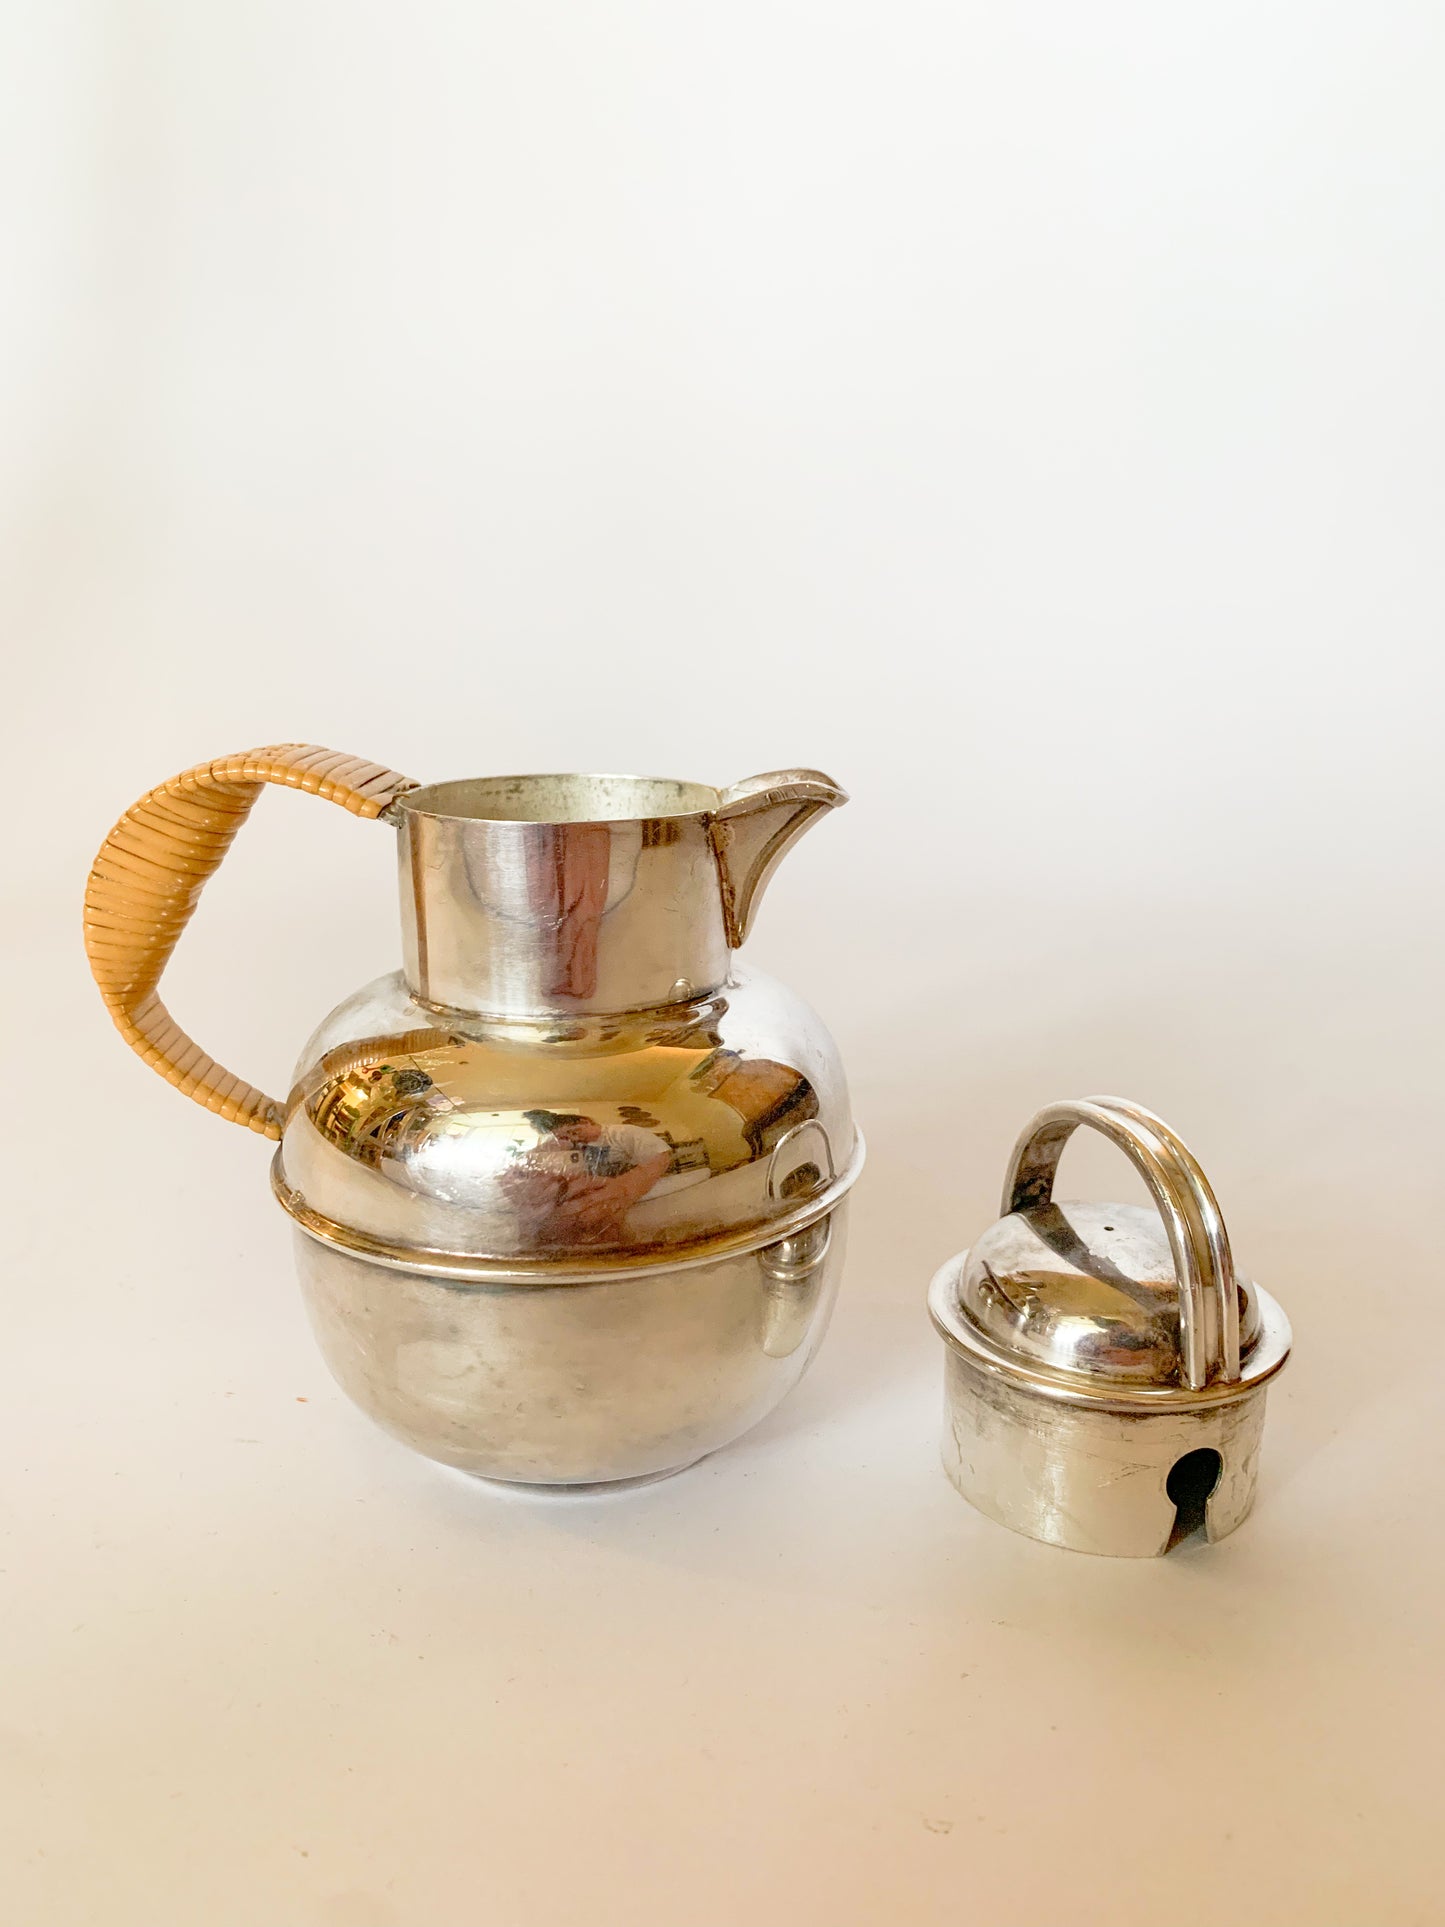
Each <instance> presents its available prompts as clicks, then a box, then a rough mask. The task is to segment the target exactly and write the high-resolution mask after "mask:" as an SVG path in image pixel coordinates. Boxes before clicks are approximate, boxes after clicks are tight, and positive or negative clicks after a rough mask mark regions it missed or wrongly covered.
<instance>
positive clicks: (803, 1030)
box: [276, 977, 861, 1280]
mask: <svg viewBox="0 0 1445 1927" xmlns="http://www.w3.org/2000/svg"><path fill="white" fill-rule="evenodd" d="M860 1158H861V1152H860V1150H859V1148H858V1146H857V1143H856V1138H855V1133H854V1130H853V1124H852V1119H851V1115H850V1112H849V1108H848V1094H847V1088H846V1085H845V1083H844V1080H843V1075H842V1071H841V1067H840V1065H839V1063H838V1058H837V1053H836V1050H835V1048H834V1046H833V1043H832V1040H831V1038H829V1036H828V1034H827V1032H826V1031H825V1030H824V1029H823V1028H822V1026H821V1024H820V1023H819V1021H818V1019H817V1017H816V1016H815V1015H814V1014H813V1013H812V1012H811V1011H810V1010H809V1009H808V1008H807V1006H806V1005H804V1004H803V1003H801V1001H800V1000H799V999H797V998H795V997H793V996H792V995H791V994H790V993H789V992H787V991H785V990H784V989H783V988H782V987H781V986H780V985H778V984H775V983H773V982H771V981H770V980H768V979H765V978H741V980H740V981H739V982H738V983H737V984H735V985H731V986H729V987H728V988H727V990H726V991H724V992H721V993H719V994H718V995H717V996H715V997H712V998H709V999H707V1000H706V1001H704V1002H700V1003H695V1004H690V1005H679V1006H673V1007H671V1008H669V1009H666V1010H659V1011H654V1012H644V1013H640V1014H635V1015H630V1016H624V1017H617V1018H601V1019H588V1020H568V1021H561V1020H546V1021H543V1022H512V1023H505V1022H498V1021H495V1020H492V1021H489V1020H485V1019H476V1020H472V1019H466V1018H457V1017H452V1016H448V1017H446V1018H442V1017H439V1016H437V1015H436V1014H435V1013H433V1012H430V1011H428V1010H426V1009H425V1008H423V1007H422V1006H420V1005H418V1004H416V1003H414V1002H413V1001H412V1000H411V998H410V996H409V995H408V993H407V991H406V988H405V986H404V984H403V983H402V982H401V980H400V978H399V977H394V978H386V979H383V980H381V982H380V983H378V984H375V985H370V986H368V987H367V989H366V990H364V991H362V992H360V993H358V995H357V996H356V997H355V998H353V999H351V1000H350V1002H349V1003H348V1004H345V1005H343V1006H342V1007H341V1008H340V1010H338V1011H337V1012H335V1013H334V1014H333V1016H332V1017H331V1018H330V1019H328V1021H327V1023H326V1025H324V1026H323V1028H322V1030H321V1031H319V1032H318V1033H317V1035H316V1037H315V1038H313V1039H312V1041H311V1044H310V1045H308V1047H307V1050H306V1052H305V1053H304V1056H303V1062H302V1066H301V1068H300V1069H299V1071H298V1074H297V1080H296V1085H295V1088H294V1089H293V1091H292V1094H291V1097H290V1100H289V1102H288V1105H287V1118H286V1125H285V1129H284V1132H283V1135H282V1144H281V1150H280V1152H279V1154H278V1157H277V1164H276V1188H277V1192H278V1195H279V1196H280V1198H281V1201H282V1203H283V1204H285V1205H286V1207H287V1209H288V1210H289V1211H290V1212H291V1213H292V1215H293V1216H294V1217H296V1218H297V1219H298V1220H299V1221H300V1222H301V1223H302V1225H303V1226H304V1227H305V1228H306V1229H307V1230H309V1231H311V1232H312V1233H313V1234H314V1235H316V1236H318V1237H322V1238H324V1239H326V1240H327V1241H329V1242H333V1243H337V1244H341V1245H343V1246H346V1247H347V1248H350V1249H355V1250H360V1251H364V1252H365V1253H366V1254H367V1255H368V1256H371V1257H375V1258H380V1259H381V1260H383V1261H387V1260H390V1261H391V1262H395V1263H399V1264H406V1265H408V1266H412V1267H414V1268H415V1267H420V1268H423V1269H426V1268H431V1269H437V1270H443V1271H454V1270H457V1269H458V1268H462V1269H465V1270H466V1271H468V1272H469V1273H474V1274H477V1275H487V1274H488V1273H489V1272H491V1271H495V1272H497V1273H499V1274H500V1275H504V1276H507V1277H515V1276H517V1275H518V1274H519V1273H521V1274H527V1275H530V1274H531V1273H532V1272H534V1271H535V1272H537V1273H539V1274H542V1275H545V1276H546V1277H547V1278H548V1279H549V1280H553V1279H557V1278H560V1277H586V1276H595V1275H596V1274H597V1273H598V1272H599V1271H602V1270H605V1271H608V1272H615V1271H616V1270H618V1269H630V1268H640V1267H646V1266H648V1265H651V1264H654V1263H674V1264H675V1263H678V1262H687V1261H702V1260H704V1259H706V1258H710V1257H713V1256H716V1255H720V1254H721V1252H722V1251H724V1250H728V1249H734V1248H737V1247H740V1246H746V1245H749V1244H756V1243H763V1242H768V1241H771V1240H772V1239H774V1238H778V1237H783V1236H786V1235H788V1234H789V1233H791V1232H792V1231H794V1230H797V1229H800V1228H802V1227H803V1226H804V1225H806V1224H808V1223H810V1222H812V1221H813V1220H814V1219H815V1218H817V1217H819V1216H821V1215H822V1214H823V1213H824V1212H826V1211H827V1210H829V1209H831V1207H832V1205H833V1204H834V1203H836V1202H837V1199H838V1198H839V1197H840V1196H841V1195H842V1193H843V1191H845V1190H846V1189H847V1187H848V1186H849V1185H850V1184H851V1183H852V1181H853V1178H854V1177H855V1176H856V1174H857V1168H858V1164H859V1162H860Z"/></svg>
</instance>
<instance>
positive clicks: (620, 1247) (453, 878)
mask: <svg viewBox="0 0 1445 1927" xmlns="http://www.w3.org/2000/svg"><path fill="white" fill-rule="evenodd" d="M267 783H277V784H281V785H284V786H286V787H289V788H292V789H300V790H305V791H307V792H308V793H310V794H312V795H319V796H321V797H323V798H325V799H326V800H328V801H331V802H335V803H340V804H341V805H342V806H343V807H344V808H346V809H348V810H350V811H351V812H352V813H353V814H355V815H357V816H360V817H366V818H379V819H381V820H383V821H385V822H387V823H388V824H390V825H392V826H393V827H394V828H395V830H396V831H397V838H398V845H399V855H400V871H401V910H402V932H403V946H402V948H403V958H404V968H403V969H402V970H400V971H397V972H395V973H394V974H392V975H391V976H387V977H382V978H379V979H378V980H377V981H376V982H375V983H371V984H367V985H366V986H364V987H363V988H362V989H360V990H358V991H356V992H355V993H354V994H353V995H352V996H350V997H348V998H347V999H346V1000H345V1002H343V1003H342V1004H340V1005H338V1006H337V1008H336V1009H335V1010H333V1011H332V1013H331V1015H330V1016H329V1017H327V1018H326V1019H325V1020H324V1021H323V1023H322V1024H321V1025H320V1027H319V1028H318V1029H317V1030H316V1031H315V1033H314V1034H313V1036H312V1037H311V1039H310V1041H309V1042H308V1043H307V1045H306V1047H305V1049H304V1050H303V1051H302V1053H301V1057H300V1060H299V1062H298V1065H297V1068H296V1073H295V1079H294V1082H293V1085H292V1088H291V1091H290V1094H289V1095H288V1096H287V1097H286V1099H285V1100H284V1101H280V1100H278V1099H275V1098H271V1097H268V1096H267V1095H266V1094H265V1093H264V1092H262V1091H259V1090H256V1089H254V1088H253V1087H252V1086H250V1085H248V1084H246V1083H244V1082H242V1081H241V1080H240V1079H238V1078H236V1077H234V1076H232V1075H231V1074H229V1073H228V1072H226V1071H224V1070H223V1069H222V1068H221V1067H220V1066H219V1065H218V1064H216V1063H215V1062H214V1061H213V1060H212V1059H210V1058H209V1057H207V1056H206V1055H205V1053H204V1052H203V1051H202V1050H201V1049H200V1047H199V1046H198V1045H196V1044H194V1043H192V1042H191V1040H190V1039H189V1038H188V1037H187V1036H186V1035H185V1034H184V1032H182V1031H181V1030H180V1029H179V1028H178V1026H177V1025H176V1024H175V1023H174V1022H173V1020H172V1019H171V1017H170V1015H169V1013H168V1012H167V1011H166V1009H165V1006H164V1005H163V1004H162V1003H161V1002H160V999H159V996H158V995H157V986H158V984H159V981H160V977H161V973H162V971H163V970H164V968H165V965H166V962H167V960H168V959H169V957H170V955H171V952H172V951H173V949H174V948H175V945H176V943H177V941H178V940H179V937H180V935H181V932H182V931H183V930H184V928H185V925H186V922H187V920H188V919H189V917H190V915H191V912H192V911H193V909H194V907H195V904H196V902H197V900H198V898H199V896H200V893H201V890H202V888H203V887H204V884H205V882H206V880H207V878H208V877H209V876H210V875H211V874H212V873H213V872H214V870H215V869H216V867H217V865H218V864H219V863H220V861H221V858H222V857H223V856H224V855H225V852H226V850H227V848H228V847H229V845H230V842H231V839H232V837H234V835H235V834H236V831H237V830H238V829H239V828H240V826H241V824H242V823H243V822H244V821H245V818H246V816H247V814H248V813H249V811H250V809H251V807H252V805H253V803H254V802H255V800H256V798H257V797H258V796H259V795H260V793H261V790H262V788H263V787H264V786H265V785H266V784H267ZM844 801H846V797H845V795H844V792H843V791H842V790H840V789H839V788H838V786H837V784H835V783H833V782H832V781H831V780H830V779H829V778H828V777H826V776H822V775H820V774H819V773H818V772H817V771H815V770H787V771H781V772H777V773H775V774H772V775H767V776H758V777H753V778H751V779H750V780H749V781H747V782H744V783H739V784H736V785H734V787H733V788H732V789H729V790H722V791H719V790H715V789H711V788H708V787H707V786H706V785H704V784H699V783H681V782H672V781H662V780H654V779H651V778H644V777H633V776H517V777H487V778H481V779H479V780H475V781H465V782H455V783H439V784H435V785H433V786H431V787H429V788H419V787H418V786H416V785H415V784H413V783H411V782H410V781H408V780H407V779H406V778H404V777H401V776H398V775H397V774H396V773H395V771H392V770H387V769H383V768H381V767H380V766H379V765H376V764H372V763H364V762H361V761H359V760H358V759H356V758H353V757H346V756H341V755H338V754H336V753H335V752H332V751H329V750H323V749H317V748H314V747H311V746H307V745H295V744H288V745H282V746H280V747H276V748H270V749H263V750H255V751H251V752H248V753H246V754H244V755H240V756H234V757H228V758H224V759H222V760H220V761H217V762H213V763H206V764H202V765H199V766H198V767H197V768H195V769H192V770H189V771H187V772H185V773H184V774H183V775H181V776H178V777H175V778H173V779H172V780H171V781H170V782H168V783H165V784H163V785H161V787H160V788H158V789H155V790H152V791H150V792H149V793H148V794H147V795H146V796H144V797H142V798H141V800H140V801H139V802H138V803H136V804H135V805H134V806H133V807H132V808H131V809H130V810H128V811H127V812H126V814H125V816H123V817H122V818H121V820H120V822H119V823H117V824H116V826H115V828H114V829H113V830H112V831H111V833H110V835H109V837H108V838H107V839H106V841H105V844H104V845H103V847H102V849H101V851H100V854H99V856H98V857H97V858H96V862H95V866H94V868H93V870H92V872H91V876H90V882H89V887H88V889H87V893H86V924H85V928H86V948H87V952H88V955H89V958H90V963H91V968H92V970H93V972H94V975H95V977H96V981H97V983H98V984H99V986H100V989H101V992H102V995H103V996H104V998H105V1001H106V1004H107V1006H108V1007H109V1009H110V1012H111V1015H112V1016H113V1018H114V1020H115V1022H116V1025H117V1027H118V1028H119V1029H120V1031H121V1032H122V1034H123V1035H124V1036H125V1037H126V1039H127V1041H128V1042H129V1043H130V1044H131V1045H132V1047H133V1048H134V1049H135V1050H136V1051H138V1052H139V1054H140V1055H141V1056H142V1057H144V1058H145V1059H146V1061H147V1062H148V1063H150V1064H152V1065H153V1066H154V1067H155V1068H156V1069H157V1070H159V1071H160V1072H161V1073H162V1075H164V1076H165V1077H167V1078H168V1079H169V1080H170V1081H171V1082H172V1083H174V1084H175V1085H176V1086H177V1087H178V1088H179V1089H180V1090H181V1091H183V1092H184V1093H185V1094H186V1095H188V1096H190V1097H193V1098H194V1099H195V1100H196V1101H197V1102H198V1103H201V1104H204V1105H205V1106H206V1107H207V1108H208V1109H210V1110H213V1111H216V1112H218V1113H219V1114H220V1115H221V1116H223V1117H225V1118H228V1119H230V1120H232V1121H233V1122H236V1123H240V1124H244V1125H246V1126H247V1127H248V1128H250V1129H251V1130H254V1131H257V1132H259V1133H260V1134H262V1135H264V1136H267V1137H271V1138H275V1139H278V1140H279V1145H278V1148H277V1151H276V1156H275V1161H274V1164H273V1167H272V1183H273V1187H274V1190H275V1194H276V1196H277V1198H278V1199H279V1201H280V1203H281V1205H282V1207H283V1209H284V1210H285V1211H286V1212H287V1213H288V1214H289V1215H290V1217H291V1219H292V1222H293V1224H294V1226H295V1242H296V1256H297V1264H298V1268H299V1271H300V1274H301V1281H302V1288H303V1290H304V1292H305V1295H306V1302H307V1305H308V1307H309V1310H310V1314H311V1319H312V1322H313V1324H314V1327H315V1330H316V1334H317V1338H318V1340H319V1342H320V1345H321V1349H322V1351H323V1353H324V1354H325V1357H326V1361H327V1363H328V1365H329V1366H330V1368H331V1370H332V1371H333V1373H334V1374H335V1376H336V1378H337V1379H338V1380H339V1382H340V1383H341V1385H342V1386H343V1388H344V1389H345V1390H346V1391H347V1392H348V1393H349V1394H350V1396H351V1397H352V1398H353V1399H354V1400H355V1401H356V1403H357V1404H358V1405H360V1406H361V1407H362V1409H363V1410H364V1411H366V1412H368V1413H369V1414H370V1415H371V1416H372V1417H373V1418H374V1419H376V1420H377V1421H378V1422H379V1423H380V1424H381V1425H383V1426H385V1427H386V1429H387V1430H388V1431H390V1432H393V1433H395V1434H396V1435H397V1436H398V1437H399V1438H402V1439H404V1440H405V1441H406V1442H407V1443H408V1444H409V1445H412V1446H414V1447H415V1448H416V1449H417V1450H418V1451H419V1452H422V1453H425V1454H426V1455H427V1456H428V1457H430V1458H433V1459H438V1460H440V1461H442V1462H443V1463H445V1464H448V1465H454V1466H458V1467H460V1468H462V1469H463V1470H465V1471H467V1472H472V1473H476V1474H478V1475H480V1476H483V1477H486V1478H492V1479H504V1480H513V1481H520V1482H523V1483H527V1484H563V1485H578V1484H591V1483H594V1482H601V1481H616V1480H625V1479H638V1478H648V1477H655V1476H660V1475H662V1474H664V1473H668V1472H674V1471H677V1470H680V1469H681V1468H682V1467H683V1466H685V1465H688V1464H690V1463H691V1462H692V1461H693V1460H695V1459H698V1458H700V1457H701V1456H702V1455H703V1454H704V1453H707V1452H711V1451H714V1450H715V1449H716V1448H717V1447H719V1446H721V1445H726V1444H727V1443H728V1442H729V1441H730V1440H732V1439H735V1438H737V1437H738V1436H739V1434H740V1433H742V1432H745V1431H746V1430H747V1429H748V1427H749V1426H751V1425H754V1424H756V1423H757V1421H758V1420H759V1419H760V1418H762V1417H763V1415H764V1414H765V1413H766V1412H768V1411H770V1410H771V1409H772V1407H773V1406H774V1405H776V1404H777V1402H778V1401H779V1399H781V1398H782V1397H783V1395H784V1394H785V1393H786V1392H787V1391H788V1390H789V1389H790V1387H791V1386H792V1385H794V1384H795V1383H796V1382H797V1380H798V1378H799V1377H800V1376H801V1374H802V1372H803V1370H804V1368H805V1367H806V1365H807V1363H808V1360H809V1359H810V1358H811V1356H812V1354H813V1352H814V1351H815V1350H816V1348H817V1345H818V1342H819V1340H820V1339H821V1337H822V1335H823V1331H824V1327H825V1325H826V1323H827V1319H828V1313H829V1310H830V1308H831V1305H832V1301H833V1297H834V1294H835V1292H836V1290H837V1285H838V1279H839V1274H840V1272H841V1269H842V1264H843V1249H844V1221H845V1216H846V1208H847V1194H848V1192H849V1190H850V1188H851V1186H852V1185H853V1182H854V1180H855V1179H856V1178H857V1176H858V1172H859V1168H860V1166H861V1163H862V1157H863V1152H862V1145H861V1142H860V1140H859V1138H858V1135H857V1133H856V1131H855V1129H854V1126H853V1120H852V1115H851V1112H850V1109H849V1102H848V1090H847V1085H846V1082H845V1080H844V1076H843V1068H842V1065H841V1063H840V1062H839V1059H838V1053H837V1049H836V1047H835V1045H834V1043H833V1041H832V1039H831V1037H830V1036H829V1035H828V1032H827V1030H826V1029H825V1028H824V1026H823V1024H822V1023H821V1021H820V1020H819V1018H818V1017H817V1016H816V1014H815V1013H814V1012H813V1011H812V1010H811V1009H810V1008H809V1006H808V1005H807V1004H806V1003H805V1002H804V1001H803V1000H802V999H801V998H800V997H797V996H795V995H794V994H793V993H792V992H790V991H788V990H786V989H784V987H783V986H782V985H781V984H778V983H775V982H773V981H772V980H771V979H770V978H767V977H764V976H762V975H761V974H760V973H757V972H753V971H745V970H743V969H740V968H738V967H737V966H736V965H735V963H734V961H733V953H734V952H735V951H736V950H737V949H738V947H739V946H740V945H741V944H742V942H743V940H744V938H745V937H746V936H747V933H748V928H749V925H750V923H751V921H752V918H753V913H754V911H755V909H756V906H757V902H758V899H759V896H760V894H761V892H762V889H763V887H764V885H765V883H766V882H767V879H768V877H769V876H770V875H771V873H772V871H773V869H774V868H775V866H776V865H777V863H778V862H779V860H780V859H781V857H782V856H783V854H784V853H785V852H786V850H787V849H788V848H789V847H790V845H791V844H792V843H793V842H794V840H795V839H796V838H797V837H798V836H799V835H800V834H801V833H802V832H803V830H805V829H806V828H807V827H808V826H809V825H810V824H811V823H812V822H814V821H815V820H816V819H817V818H818V817H820V816H822V815H823V814H824V813H826V812H827V811H828V810H831V809H834V808H836V807H837V806H838V805H839V804H840V803H843V802H844Z"/></svg>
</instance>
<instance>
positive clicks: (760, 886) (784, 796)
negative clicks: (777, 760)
mask: <svg viewBox="0 0 1445 1927" xmlns="http://www.w3.org/2000/svg"><path fill="white" fill-rule="evenodd" d="M847 801H848V792H847V791H846V790H845V789H842V788H840V787H839V785H838V784H837V783H835V782H834V781H833V779H832V777H831V776H825V775H824V774H823V772H822V771H821V770H816V769H780V770H770V771H768V773H767V774H766V775H764V776H748V777H745V778H744V779H743V781H742V782H741V783H734V784H733V786H732V788H731V789H726V790H724V791H723V792H722V795H721V798H720V799H719V804H718V808H717V810H716V811H715V812H714V813H713V815H712V817H711V819H710V822H709V835H710V836H711V839H712V847H713V854H714V855H715V856H716V858H717V867H718V876H719V879H720V881H721V884H722V902H723V917H724V921H725V922H726V925H727V938H728V944H729V946H730V947H731V948H732V949H734V950H736V949H738V948H739V946H740V945H741V944H742V943H743V942H744V941H745V939H746V937H747V934H748V932H749V930H750V929H751V928H752V923H753V917H754V915H755V914H756V912H757V907H758V904H759V902H760V900H761V898H762V894H763V891H764V890H765V889H766V887H767V884H768V879H769V878H770V877H771V876H772V874H773V872H774V870H776V869H777V867H778V865H779V864H780V863H781V862H782V860H783V858H784V857H785V856H786V855H787V853H788V851H789V850H790V849H791V848H792V847H793V845H794V843H796V842H797V840H798V838H799V837H800V836H801V835H802V834H803V832H804V830H806V829H808V828H809V827H810V826H811V825H812V824H813V823H816V822H817V821H818V819H819V817H821V816H823V815H825V814H826V813H827V811H829V810H835V809H837V808H838V807H839V806H840V805H841V804H843V803H846V802H847Z"/></svg>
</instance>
